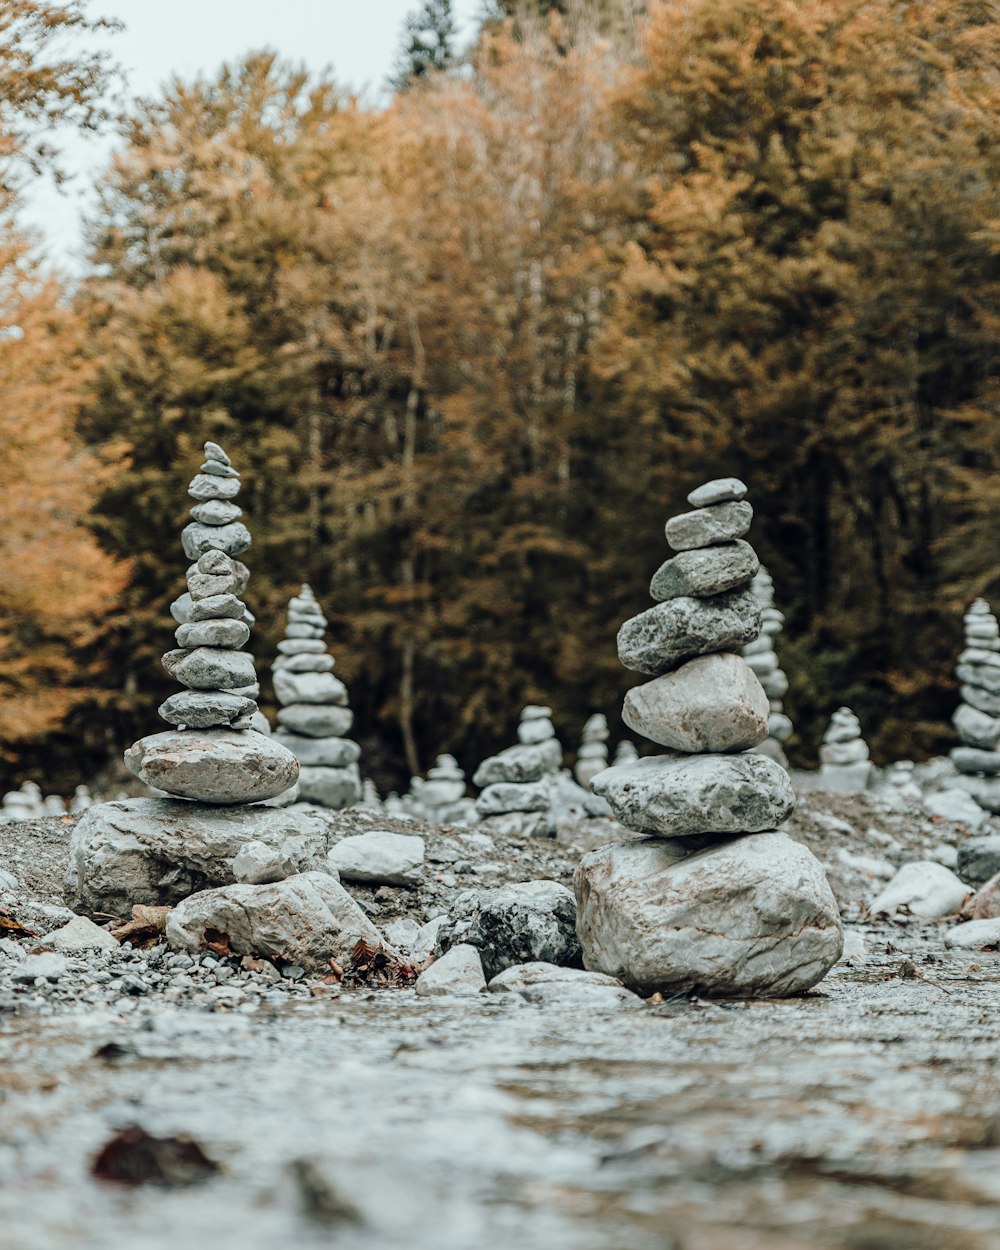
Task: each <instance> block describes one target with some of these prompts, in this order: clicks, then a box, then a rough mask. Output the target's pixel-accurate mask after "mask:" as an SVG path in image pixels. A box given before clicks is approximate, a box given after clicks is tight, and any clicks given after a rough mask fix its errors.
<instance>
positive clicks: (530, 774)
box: [472, 703, 562, 837]
mask: <svg viewBox="0 0 1000 1250" xmlns="http://www.w3.org/2000/svg"><path fill="white" fill-rule="evenodd" d="M561 764H562V747H561V746H560V745H559V742H558V740H557V738H556V731H555V729H554V727H553V725H552V710H551V708H547V707H539V706H538V705H536V704H530V703H529V704H528V706H527V707H525V708H524V709H523V711H522V712H521V721H520V724H519V725H518V727H517V745H516V746H512V747H507V749H506V750H504V751H501V752H500V753H499V754H497V755H493V756H490V758H489V759H486V760H483V762H482V763H481V764H480V765H479V767H478V768H477V769H476V771H475V773H474V775H473V778H472V779H473V781H474V782H475V784H476V785H477V786H480V787H482V792H481V793H480V795H479V797H478V798H477V799H476V812H477V814H478V815H479V819H480V821H481V822H485V823H487V824H488V825H490V826H491V827H492V828H494V829H495V830H496V831H497V832H498V833H522V834H527V835H531V836H541V837H549V836H551V835H552V834H554V833H555V825H554V823H553V821H552V817H551V815H550V812H549V809H550V807H551V805H552V785H553V779H554V777H555V776H556V775H557V774H558V772H559V767H560V765H561Z"/></svg>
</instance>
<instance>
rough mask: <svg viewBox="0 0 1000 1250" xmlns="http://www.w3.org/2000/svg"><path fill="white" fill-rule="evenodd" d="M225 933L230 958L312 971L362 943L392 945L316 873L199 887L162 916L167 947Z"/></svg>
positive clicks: (337, 887) (187, 947)
mask: <svg viewBox="0 0 1000 1250" xmlns="http://www.w3.org/2000/svg"><path fill="white" fill-rule="evenodd" d="M223 938H225V939H226V940H227V941H228V944H229V949H230V950H231V951H232V952H233V954H234V955H262V956H268V957H271V958H280V959H282V960H285V961H287V962H288V963H295V964H301V965H302V966H303V967H304V968H311V969H316V970H321V969H324V968H327V969H328V968H329V966H330V960H331V959H332V960H334V961H335V962H336V963H338V964H343V963H344V962H345V961H346V960H347V959H348V958H349V956H350V954H351V952H352V950H353V949H354V947H355V946H356V945H357V944H358V942H361V941H363V942H367V943H368V944H369V945H370V946H373V947H375V948H376V949H377V948H379V947H382V948H385V949H390V950H391V948H389V947H388V946H387V943H386V942H385V939H384V938H383V937H382V934H381V933H380V932H379V931H378V929H376V928H375V926H374V925H373V924H372V922H371V921H370V920H369V919H368V917H367V916H366V915H365V913H364V912H363V911H362V910H361V908H360V907H359V906H358V904H357V903H356V902H355V901H354V899H353V898H351V896H350V894H348V893H347V891H346V890H345V889H344V887H343V886H342V885H341V884H340V883H339V881H337V879H336V877H331V876H329V875H327V874H326V873H322V872H305V873H300V874H299V875H298V876H295V877H288V878H287V879H286V880H284V881H278V882H276V883H274V884H272V885H230V886H225V887H223V888H222V889H217V890H204V891H202V892H201V893H199V894H193V895H191V897H190V898H186V899H184V901H183V902H182V903H179V904H178V905H177V906H176V907H175V908H174V909H173V911H172V912H171V913H170V915H169V916H168V917H167V942H168V943H169V945H170V947H171V949H172V950H176V951H184V952H186V953H189V954H197V953H198V952H199V951H202V950H204V949H205V944H206V941H207V940H209V939H211V940H213V941H220V940H222V939H223ZM393 953H395V952H393Z"/></svg>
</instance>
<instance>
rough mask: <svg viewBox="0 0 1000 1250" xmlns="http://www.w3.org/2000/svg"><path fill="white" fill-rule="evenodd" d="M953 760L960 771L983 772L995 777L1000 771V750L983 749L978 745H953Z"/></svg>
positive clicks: (985, 774)
mask: <svg viewBox="0 0 1000 1250" xmlns="http://www.w3.org/2000/svg"><path fill="white" fill-rule="evenodd" d="M950 755H951V762H952V763H953V764H954V765H955V767H956V768H957V769H958V771H959V772H960V773H982V774H983V775H984V776H987V777H995V776H996V775H997V774H998V773H1000V751H981V750H979V749H978V748H977V747H953V748H952V750H951V752H950Z"/></svg>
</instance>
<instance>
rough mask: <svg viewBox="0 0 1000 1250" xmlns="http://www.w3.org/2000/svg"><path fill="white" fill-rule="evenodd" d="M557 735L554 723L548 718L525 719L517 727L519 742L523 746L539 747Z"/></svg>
mask: <svg viewBox="0 0 1000 1250" xmlns="http://www.w3.org/2000/svg"><path fill="white" fill-rule="evenodd" d="M555 735H556V731H555V729H553V727H552V722H551V721H550V720H548V719H547V718H541V717H534V718H533V719H528V718H524V719H522V721H521V723H520V724H519V725H518V727H517V740H518V742H519V743H520V744H521V745H522V746H526V747H533V746H538V744H539V743H540V742H548V741H549V739H551V738H554V737H555Z"/></svg>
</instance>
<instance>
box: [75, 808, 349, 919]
mask: <svg viewBox="0 0 1000 1250" xmlns="http://www.w3.org/2000/svg"><path fill="white" fill-rule="evenodd" d="M251 842H259V843H263V844H264V845H265V846H267V847H269V848H271V849H272V850H273V851H274V852H275V855H276V858H278V859H279V860H280V862H283V863H286V864H288V865H289V867H293V868H295V870H296V871H298V872H304V871H306V870H307V869H316V870H318V871H326V872H328V871H330V865H329V861H328V860H327V851H328V850H329V843H330V839H329V836H328V826H327V823H326V821H325V820H324V819H323V818H322V817H321V816H319V815H318V814H317V813H315V812H310V811H304V810H296V811H290V810H288V809H283V808H273V807H240V808H234V807H204V806H202V805H200V804H194V803H185V802H184V801H183V800H181V799H123V800H121V801H119V802H115V803H99V804H97V805H96V806H94V807H92V808H90V810H89V811H87V812H85V813H84V815H83V816H82V817H81V819H80V820H79V822H78V823H77V825H76V827H75V828H74V829H73V832H72V834H71V836H70V843H69V863H68V866H67V870H66V877H65V880H64V890H65V894H66V901H67V903H68V904H69V906H70V907H72V908H73V910H74V911H82V912H89V913H91V914H95V915H96V914H98V913H100V914H103V915H112V916H128V915H129V914H130V912H131V908H132V904H133V903H148V904H154V905H157V904H162V905H165V906H170V905H172V904H174V903H179V902H180V900H181V899H183V898H186V897H187V896H188V895H189V894H193V893H195V892H196V891H198V890H205V889H207V888H210V887H212V886H224V885H232V884H234V883H235V882H236V880H237V877H236V874H235V873H234V870H233V861H234V860H235V859H236V857H237V856H238V855H239V853H240V851H241V850H242V849H243V847H244V846H246V845H247V844H248V843H251Z"/></svg>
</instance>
